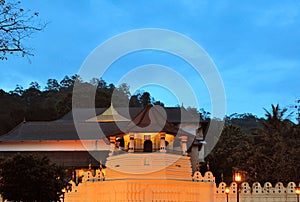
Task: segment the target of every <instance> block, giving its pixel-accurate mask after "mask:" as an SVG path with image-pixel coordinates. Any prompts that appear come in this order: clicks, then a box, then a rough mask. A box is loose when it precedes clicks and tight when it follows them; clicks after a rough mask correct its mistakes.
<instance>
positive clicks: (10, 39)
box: [0, 0, 46, 60]
mask: <svg viewBox="0 0 300 202" xmlns="http://www.w3.org/2000/svg"><path fill="white" fill-rule="evenodd" d="M38 15H39V13H38V12H31V11H30V10H24V9H23V8H21V7H20V1H13V0H12V1H9V0H0V59H1V60H7V54H19V55H21V56H23V57H24V56H26V55H29V56H33V53H32V50H31V49H30V48H28V47H26V46H25V45H24V40H25V39H27V38H29V37H30V36H31V35H32V34H33V33H35V32H37V31H41V30H43V29H44V27H45V26H46V24H45V23H43V24H41V23H37V22H36V21H35V19H36V18H37V17H38Z"/></svg>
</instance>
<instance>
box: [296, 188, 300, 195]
mask: <svg viewBox="0 0 300 202" xmlns="http://www.w3.org/2000/svg"><path fill="white" fill-rule="evenodd" d="M295 192H296V194H297V195H300V187H296V188H295Z"/></svg>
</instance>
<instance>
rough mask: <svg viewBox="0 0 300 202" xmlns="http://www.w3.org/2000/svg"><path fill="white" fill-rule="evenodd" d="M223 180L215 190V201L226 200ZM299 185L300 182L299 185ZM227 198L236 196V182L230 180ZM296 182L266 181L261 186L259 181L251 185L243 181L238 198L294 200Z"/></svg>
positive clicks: (248, 199) (246, 199)
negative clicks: (272, 182)
mask: <svg viewBox="0 0 300 202" xmlns="http://www.w3.org/2000/svg"><path fill="white" fill-rule="evenodd" d="M226 186H227V185H226V183H225V182H221V183H220V184H219V186H218V187H216V190H215V196H216V197H215V199H216V201H217V202H219V201H220V202H221V201H226V194H225V187H226ZM298 186H300V183H299V185H298ZM229 188H230V192H229V199H232V200H234V199H235V198H236V193H237V184H236V183H235V182H232V183H231V184H230V186H229ZM295 188H296V183H294V182H289V183H288V184H287V185H286V187H285V186H284V185H283V183H282V182H277V183H276V184H275V185H274V186H273V185H272V184H271V183H270V182H266V183H265V184H264V185H263V186H262V185H261V184H260V183H259V182H254V183H253V184H252V186H250V185H249V183H248V182H243V183H242V184H241V185H240V198H241V201H247V202H248V201H249V202H250V201H251V202H261V201H266V202H269V201H270V202H271V201H278V202H281V201H282V202H295V201H296V194H295Z"/></svg>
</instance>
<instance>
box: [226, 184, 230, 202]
mask: <svg viewBox="0 0 300 202" xmlns="http://www.w3.org/2000/svg"><path fill="white" fill-rule="evenodd" d="M229 192H230V187H225V193H226V201H227V202H228V194H229Z"/></svg>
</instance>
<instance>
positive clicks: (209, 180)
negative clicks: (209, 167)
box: [192, 171, 215, 182]
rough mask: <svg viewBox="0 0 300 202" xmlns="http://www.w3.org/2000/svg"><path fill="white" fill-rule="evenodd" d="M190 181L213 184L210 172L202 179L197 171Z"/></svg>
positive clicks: (213, 180)
mask: <svg viewBox="0 0 300 202" xmlns="http://www.w3.org/2000/svg"><path fill="white" fill-rule="evenodd" d="M192 180H193V181H194V182H215V177H214V175H213V174H212V172H210V171H208V172H206V173H205V174H204V177H202V175H201V173H200V172H199V171H196V172H195V173H194V175H193V177H192Z"/></svg>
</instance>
